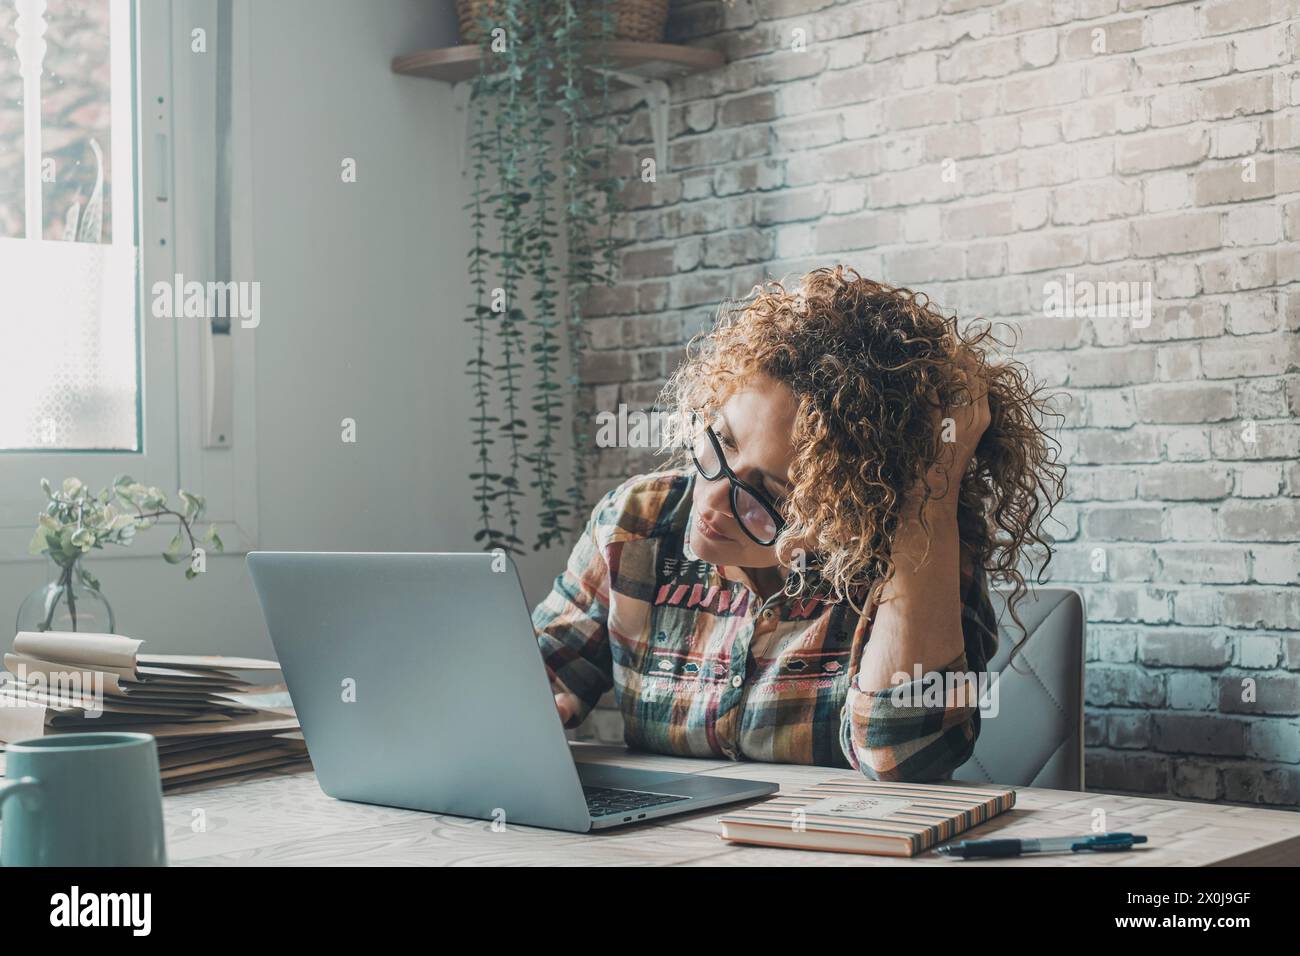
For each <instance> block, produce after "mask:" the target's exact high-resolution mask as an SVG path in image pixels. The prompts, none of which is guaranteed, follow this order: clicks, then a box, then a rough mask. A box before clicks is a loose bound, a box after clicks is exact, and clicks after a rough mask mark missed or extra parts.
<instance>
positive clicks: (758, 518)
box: [691, 412, 785, 547]
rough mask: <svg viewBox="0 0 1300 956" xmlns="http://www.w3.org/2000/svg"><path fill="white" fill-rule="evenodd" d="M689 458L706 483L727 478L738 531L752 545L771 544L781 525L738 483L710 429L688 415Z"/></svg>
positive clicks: (766, 504) (763, 498) (762, 500)
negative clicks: (751, 542) (689, 418)
mask: <svg viewBox="0 0 1300 956" xmlns="http://www.w3.org/2000/svg"><path fill="white" fill-rule="evenodd" d="M702 425H703V427H702V428H701V426H702ZM691 458H692V459H693V460H694V461H695V467H696V468H698V469H699V472H700V474H701V475H703V476H704V477H705V478H706V479H707V480H709V481H716V480H717V479H719V478H721V477H722V476H723V475H726V476H727V480H728V481H729V482H731V513H732V514H733V515H734V516H735V518H736V523H737V524H739V525H740V530H741V531H743V532H745V534H746V535H747V536H748V537H749V539H750V540H751V541H753V542H754V543H755V544H760V545H762V546H763V547H767V546H769V545H772V544H775V543H776V539H777V536H778V535H780V534H781V529H782V528H784V527H785V521H784V520H782V518H781V515H780V513H779V512H778V511H777V510H776V508H775V506H773V504H772V503H771V502H770V501H769V500H768V498H767V495H765V494H763V492H761V491H759V490H758V489H757V488H755V487H753V486H752V485H748V484H746V483H745V482H743V481H741V480H740V478H738V477H737V476H736V473H735V472H734V471H732V470H731V466H730V465H728V464H727V458H726V456H725V455H723V454H722V443H721V442H720V441H718V436H717V435H716V434H714V432H713V426H712V425H705V424H704V423H703V422H701V421H700V416H699V414H698V413H697V412H691Z"/></svg>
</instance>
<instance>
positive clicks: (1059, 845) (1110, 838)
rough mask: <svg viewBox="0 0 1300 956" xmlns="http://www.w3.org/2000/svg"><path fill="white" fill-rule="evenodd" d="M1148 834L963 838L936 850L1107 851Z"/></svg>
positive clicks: (957, 853) (961, 853)
mask: <svg viewBox="0 0 1300 956" xmlns="http://www.w3.org/2000/svg"><path fill="white" fill-rule="evenodd" d="M1146 842H1147V838H1146V837H1144V836H1141V835H1140V834H1134V833H1100V834H1094V835H1093V836H1067V837H1043V838H1041V839H1037V840H1013V839H1000V840H963V841H962V842H961V843H953V844H950V845H949V846H941V847H939V848H938V849H937V850H936V851H935V852H936V853H942V854H943V855H944V856H950V857H960V858H961V859H969V858H970V857H974V856H988V857H999V856H1024V855H1025V854H1027V853H1056V852H1062V851H1065V850H1069V851H1070V852H1072V853H1079V852H1081V851H1084V850H1091V851H1093V852H1097V853H1109V852H1113V851H1116V850H1128V849H1131V848H1132V847H1133V844H1135V843H1146Z"/></svg>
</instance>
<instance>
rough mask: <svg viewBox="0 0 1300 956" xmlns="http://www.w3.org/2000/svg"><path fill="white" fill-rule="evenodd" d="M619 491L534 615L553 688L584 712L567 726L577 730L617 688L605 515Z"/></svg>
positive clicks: (599, 508) (601, 508)
mask: <svg viewBox="0 0 1300 956" xmlns="http://www.w3.org/2000/svg"><path fill="white" fill-rule="evenodd" d="M617 491H618V489H614V490H613V491H610V492H609V493H608V494H606V495H605V496H604V497H603V498H602V499H601V500H600V502H599V503H598V504H597V505H596V507H595V508H594V509H593V511H592V513H591V518H590V519H589V520H588V522H587V526H586V529H585V530H584V531H583V533H582V534H581V535H580V536H579V538H578V541H577V543H576V544H575V545H574V546H573V551H572V552H570V554H569V560H568V562H567V563H566V565H565V568H564V570H563V571H561V572H560V574H559V575H558V576H557V577H556V579H555V584H554V586H553V587H552V588H551V592H550V594H548V595H547V596H546V599H545V600H544V601H542V603H541V604H539V605H537V607H536V609H534V611H533V616H532V617H533V629H534V630H535V631H536V632H537V644H538V648H539V649H540V650H541V653H542V661H543V663H545V665H546V672H547V675H548V676H549V677H550V679H551V683H552V686H554V685H555V683H556V682H557V681H558V682H559V684H561V685H562V687H560V688H557V690H561V689H562V690H568V691H569V692H570V693H572V694H573V695H574V696H576V697H577V698H578V701H579V704H580V706H579V708H578V709H577V711H576V712H575V713H574V715H573V716H572V717H571V718H570V719H569V721H568V722H567V723H566V724H565V726H566V727H577V726H578V725H579V724H581V723H582V722H583V721H584V720H585V719H586V717H587V714H588V713H590V712H591V709H592V708H593V707H595V706H596V702H597V701H599V700H600V698H601V696H602V695H603V694H604V693H605V692H606V691H607V690H609V689H610V688H611V687H613V686H614V679H613V674H612V668H613V664H612V660H611V654H610V647H609V631H608V627H607V620H608V617H609V565H608V562H607V560H606V558H605V553H604V547H603V545H602V544H601V541H602V539H603V538H604V537H605V536H604V535H603V534H602V516H604V515H607V514H608V511H607V509H608V508H609V506H610V505H611V504H612V502H613V500H614V496H615V493H616V492H617Z"/></svg>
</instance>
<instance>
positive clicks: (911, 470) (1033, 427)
mask: <svg viewBox="0 0 1300 956" xmlns="http://www.w3.org/2000/svg"><path fill="white" fill-rule="evenodd" d="M755 290H756V291H757V295H756V296H755V297H754V298H753V300H752V301H745V300H741V301H739V302H735V303H728V304H725V305H724V306H723V309H722V311H721V313H720V315H719V318H718V320H717V322H716V323H715V324H714V326H713V328H712V329H710V330H708V331H706V332H703V333H701V334H700V335H697V336H696V337H695V338H694V339H692V340H691V342H690V343H689V345H688V346H687V353H686V359H685V361H684V362H683V363H682V364H681V365H680V366H679V367H678V368H677V370H676V371H675V372H674V373H673V375H672V376H671V377H670V378H669V380H668V382H667V384H666V385H665V386H664V389H663V392H662V394H661V396H660V400H659V406H660V409H661V410H662V411H664V412H667V413H668V417H669V421H670V422H677V423H679V424H680V423H683V422H684V421H685V420H686V419H687V418H688V417H689V414H690V412H691V411H692V410H705V409H716V408H718V407H719V406H720V405H721V404H722V403H723V402H724V401H725V400H726V398H727V397H728V396H729V395H730V394H731V393H732V392H734V391H736V390H737V389H738V388H740V387H741V386H743V385H744V384H745V383H746V381H747V380H748V379H749V378H750V377H751V376H752V375H754V373H760V374H764V375H766V376H768V377H770V378H772V379H775V380H776V381H778V382H782V383H784V384H785V385H787V386H788V387H789V388H790V390H791V392H792V393H793V394H794V397H795V401H796V403H797V413H796V417H795V426H794V435H793V441H794V446H795V456H794V460H793V462H792V464H791V466H790V478H791V482H792V489H791V492H790V494H789V496H788V499H787V501H786V502H785V504H784V506H783V507H784V513H785V518H786V526H785V528H784V529H783V531H782V533H781V535H780V537H779V538H778V539H777V541H776V544H775V547H776V549H777V552H776V553H777V556H778V559H779V560H781V561H782V563H786V564H788V563H789V557H790V554H791V553H792V552H793V551H794V549H795V548H796V547H801V548H806V549H807V557H806V559H805V562H804V564H805V566H807V567H808V568H809V569H810V570H809V571H808V572H807V573H804V572H801V571H794V572H792V573H791V574H790V576H789V578H788V579H787V582H786V592H787V594H790V595H792V596H807V595H810V594H817V595H826V596H829V597H831V598H833V599H834V600H846V601H848V602H849V603H850V604H851V605H852V606H853V607H854V608H855V609H856V610H858V611H859V612H862V611H863V610H864V609H865V608H866V607H867V606H868V605H869V604H870V603H872V602H874V601H876V600H877V599H878V598H879V596H880V591H881V590H882V589H883V588H884V586H885V585H886V583H888V581H889V580H890V579H891V578H892V577H893V574H894V560H893V558H892V556H891V550H892V548H891V542H892V541H893V540H894V537H895V533H896V531H897V528H898V526H899V522H900V520H901V519H902V517H903V514H902V513H903V505H904V500H905V497H906V496H907V493H908V491H909V490H910V489H912V488H913V487H915V486H916V484H917V482H919V481H923V480H924V477H925V476H926V475H927V474H928V472H929V470H930V468H931V467H932V466H933V465H934V464H935V462H936V461H937V460H938V458H939V455H940V449H941V447H942V446H941V444H940V443H939V439H940V437H941V436H940V434H939V431H938V429H937V428H936V422H937V418H936V402H937V403H938V407H942V408H949V407H952V406H954V405H959V404H963V403H964V402H966V401H970V400H971V399H972V398H973V397H977V395H976V396H972V395H971V393H970V390H969V388H968V382H971V383H980V384H981V385H987V388H988V400H989V411H990V415H991V420H990V423H989V426H988V428H987V429H986V430H985V432H984V434H983V436H982V437H981V438H980V441H979V444H978V446H977V447H976V449H975V452H974V454H973V455H972V458H971V462H970V464H969V466H968V467H967V470H966V472H965V474H964V475H963V476H962V477H961V488H960V490H959V492H958V495H959V497H958V513H957V520H958V530H959V535H960V538H961V541H962V544H963V547H964V548H965V549H966V550H967V551H968V552H969V553H970V554H971V556H972V557H973V559H974V560H975V561H976V562H977V563H978V565H979V566H980V567H982V568H983V569H984V570H985V572H986V573H987V574H989V575H990V576H991V577H992V578H993V579H995V580H1001V581H1003V582H1011V583H1012V585H1013V592H1012V594H1011V595H1010V599H1009V601H1008V604H1009V606H1010V609H1011V614H1012V617H1013V618H1014V619H1015V621H1016V623H1017V624H1020V625H1021V631H1022V633H1023V632H1024V627H1023V624H1022V623H1021V621H1020V618H1019V616H1018V615H1017V614H1016V612H1015V604H1017V603H1019V601H1020V600H1021V599H1022V598H1023V596H1024V595H1025V594H1026V593H1027V591H1028V587H1027V586H1026V584H1025V579H1024V576H1023V574H1022V573H1021V571H1020V565H1021V562H1022V559H1024V558H1026V557H1027V555H1028V553H1029V552H1030V551H1031V550H1034V549H1037V548H1039V547H1041V548H1043V549H1044V550H1045V558H1044V560H1043V562H1042V569H1045V568H1046V567H1047V564H1048V562H1050V560H1051V556H1052V548H1051V544H1050V540H1051V539H1050V536H1044V534H1043V531H1042V526H1043V523H1044V521H1045V520H1046V519H1047V517H1048V516H1049V515H1050V514H1051V511H1052V508H1053V507H1055V505H1056V503H1057V502H1059V501H1060V499H1061V497H1062V495H1063V486H1064V482H1063V479H1064V474H1065V467H1064V466H1063V465H1061V464H1060V463H1059V462H1058V460H1057V456H1058V455H1059V452H1060V445H1059V443H1057V442H1056V441H1055V439H1053V438H1051V437H1050V436H1049V435H1048V434H1047V433H1046V432H1045V431H1044V430H1043V428H1041V427H1040V425H1039V419H1040V418H1041V417H1042V415H1044V414H1052V415H1056V413H1055V412H1053V411H1051V410H1050V409H1049V408H1048V405H1049V403H1050V400H1044V399H1042V398H1040V397H1039V395H1038V392H1039V390H1040V388H1041V387H1040V386H1035V387H1031V380H1030V376H1029V374H1028V370H1027V369H1026V368H1025V366H1024V365H1023V364H1021V363H1019V362H1013V361H1000V362H997V363H996V364H992V363H990V361H989V358H990V354H989V353H990V349H989V348H988V346H986V345H985V342H986V340H989V339H991V340H992V341H993V342H994V343H996V344H998V345H1003V344H1005V343H1002V342H1001V340H999V339H997V338H996V337H995V336H993V335H992V332H991V330H990V328H989V327H987V326H986V327H985V328H983V329H982V330H980V331H977V332H971V333H968V334H963V333H962V332H961V331H959V329H958V327H957V319H956V317H952V318H946V317H944V316H943V315H942V314H940V313H939V312H938V311H937V310H936V309H935V308H934V306H933V305H932V304H931V302H930V300H929V298H928V297H927V296H926V295H925V294H924V293H918V292H912V291H911V290H909V289H904V288H893V287H890V286H887V285H884V284H882V283H880V282H874V281H872V280H870V279H864V278H862V277H861V276H860V275H859V274H858V273H857V272H856V271H855V270H853V269H851V268H848V267H845V266H838V265H837V266H835V267H833V268H821V269H816V270H814V271H812V272H810V273H808V274H807V275H805V276H803V277H802V279H801V280H800V282H799V285H798V287H797V288H796V289H793V290H787V289H786V288H785V287H784V286H783V284H782V283H781V282H779V281H777V280H774V279H769V280H766V281H765V282H764V283H763V284H762V285H760V286H755ZM751 295H754V293H753V292H751ZM746 298H747V299H748V297H746ZM963 370H965V374H963ZM1057 417H1058V418H1059V417H1060V416H1059V415H1057ZM681 437H682V433H681V430H680V428H672V429H669V431H668V433H667V434H666V437H665V441H664V449H663V450H664V451H669V452H671V453H672V457H671V458H670V459H669V461H668V463H667V465H666V466H665V467H672V466H675V465H688V464H690V458H689V456H688V453H687V451H686V450H685V447H684V443H683V442H682V441H681ZM926 487H927V488H928V489H929V490H928V491H927V496H930V495H935V494H942V493H943V489H935V488H930V487H929V485H928V484H927V485H926ZM922 520H923V521H924V518H923V519H922ZM927 533H928V528H927ZM1040 583H1041V569H1040ZM862 599H865V600H863V602H862V603H858V602H859V600H862ZM1018 647H1019V645H1017V649H1018Z"/></svg>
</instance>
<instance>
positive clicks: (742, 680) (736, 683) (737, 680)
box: [731, 674, 745, 687]
mask: <svg viewBox="0 0 1300 956" xmlns="http://www.w3.org/2000/svg"><path fill="white" fill-rule="evenodd" d="M743 683H745V678H743V677H741V676H740V675H739V674H737V675H736V676H735V677H733V678H731V686H732V687H739V686H740V685H741V684H743Z"/></svg>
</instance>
